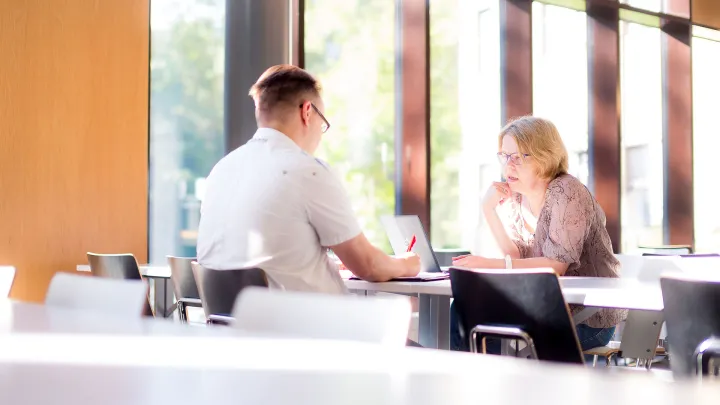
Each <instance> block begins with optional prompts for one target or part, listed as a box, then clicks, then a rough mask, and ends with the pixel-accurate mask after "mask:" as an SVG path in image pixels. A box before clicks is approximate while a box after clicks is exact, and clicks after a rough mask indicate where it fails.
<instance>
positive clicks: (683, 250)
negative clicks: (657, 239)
mask: <svg viewBox="0 0 720 405" xmlns="http://www.w3.org/2000/svg"><path fill="white" fill-rule="evenodd" d="M638 250H639V251H640V252H643V253H662V254H666V255H687V254H692V253H693V248H692V246H690V245H660V246H638Z"/></svg>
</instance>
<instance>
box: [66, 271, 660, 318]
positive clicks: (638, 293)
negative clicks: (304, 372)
mask: <svg viewBox="0 0 720 405" xmlns="http://www.w3.org/2000/svg"><path fill="white" fill-rule="evenodd" d="M77 270H78V271H90V267H89V266H87V265H84V266H83V265H79V266H78V267H77ZM140 273H141V274H142V275H143V276H144V277H148V278H169V277H170V268H169V267H168V266H150V265H142V266H140ZM349 277H350V272H348V271H343V278H344V279H345V286H346V287H347V288H348V289H350V290H361V291H376V292H386V293H396V294H408V295H416V294H429V295H440V296H452V291H451V288H450V280H440V281H425V282H408V281H392V282H387V283H373V282H369V281H364V280H349V279H348V278H349ZM560 285H561V287H562V291H563V296H564V297H565V301H567V302H568V303H569V304H579V305H585V306H589V307H602V308H624V309H643V310H649V311H662V309H663V301H662V292H661V290H660V284H659V283H658V282H657V281H648V282H641V281H638V280H637V279H634V278H597V277H560Z"/></svg>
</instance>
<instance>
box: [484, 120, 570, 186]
mask: <svg viewBox="0 0 720 405" xmlns="http://www.w3.org/2000/svg"><path fill="white" fill-rule="evenodd" d="M505 135H508V136H512V137H513V138H514V139H515V142H517V145H518V150H519V152H520V153H522V154H527V155H530V156H531V157H532V158H533V159H534V160H535V162H536V163H537V167H538V175H539V176H540V177H542V178H544V179H554V178H556V177H557V176H560V175H561V174H566V173H567V171H568V153H567V149H565V144H564V143H563V141H562V138H560V133H559V132H558V130H557V128H556V127H555V124H553V123H552V122H550V121H548V120H546V119H543V118H538V117H533V116H529V115H528V116H525V117H520V118H517V119H514V120H512V121H510V122H509V123H508V124H507V125H505V127H504V128H503V129H502V130H501V131H500V136H499V137H498V149H501V148H502V141H503V137H505Z"/></svg>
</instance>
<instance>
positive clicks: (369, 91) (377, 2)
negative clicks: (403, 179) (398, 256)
mask: <svg viewBox="0 0 720 405" xmlns="http://www.w3.org/2000/svg"><path fill="white" fill-rule="evenodd" d="M305 27H306V28H305V68H306V69H307V70H308V71H309V72H310V73H312V74H314V75H315V76H317V77H318V78H319V79H320V81H321V82H322V85H323V99H324V101H325V111H326V113H325V115H326V116H327V118H328V120H329V121H330V123H331V124H332V128H331V129H330V131H329V132H328V133H327V134H325V135H324V139H323V141H322V143H321V144H320V150H319V151H318V153H317V155H318V157H320V158H321V159H324V160H326V161H327V162H328V163H330V165H331V166H332V167H333V169H334V170H335V171H336V172H337V173H338V174H339V176H340V177H341V179H342V180H343V181H344V184H345V187H346V189H347V190H348V193H349V194H350V198H351V199H352V203H353V206H354V209H355V212H356V214H357V215H358V218H359V220H360V225H361V227H362V229H363V230H364V231H365V234H366V235H367V237H368V239H370V241H371V242H373V243H375V244H376V245H379V246H383V247H385V248H386V249H389V243H388V241H387V236H386V234H385V231H384V230H383V228H382V226H381V224H380V221H379V218H380V217H381V216H383V215H393V214H394V213H395V187H394V175H395V148H394V145H395V52H396V50H395V29H396V23H395V2H394V1H392V0H342V1H339V0H306V1H305Z"/></svg>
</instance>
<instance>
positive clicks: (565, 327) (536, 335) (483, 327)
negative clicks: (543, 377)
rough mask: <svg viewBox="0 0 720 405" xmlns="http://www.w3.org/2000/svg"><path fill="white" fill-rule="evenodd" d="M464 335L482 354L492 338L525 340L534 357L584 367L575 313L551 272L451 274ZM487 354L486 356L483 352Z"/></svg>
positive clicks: (453, 271) (458, 271)
mask: <svg viewBox="0 0 720 405" xmlns="http://www.w3.org/2000/svg"><path fill="white" fill-rule="evenodd" d="M450 283H451V286H452V292H453V297H454V299H455V301H454V306H455V310H456V311H457V314H458V316H459V320H460V331H461V334H462V333H464V336H465V337H466V338H467V339H468V340H469V344H470V349H471V351H474V352H478V351H480V350H479V349H478V344H477V342H478V339H481V342H482V346H481V347H483V348H484V346H485V342H484V339H485V338H487V337H491V338H501V339H511V340H522V341H524V342H525V344H526V345H527V346H528V349H529V351H530V353H531V357H534V358H537V359H539V360H546V361H555V362H562V363H572V364H584V361H583V356H582V351H581V350H580V344H579V342H578V339H577V335H576V332H575V326H574V325H573V322H572V318H571V316H570V310H569V308H568V306H567V304H566V303H565V299H564V298H563V295H562V291H561V290H560V282H559V280H558V277H557V275H556V274H555V273H554V272H553V271H551V270H541V269H538V270H526V271H522V270H512V271H503V270H485V271H483V270H468V269H458V268H450ZM482 351H483V352H484V350H482Z"/></svg>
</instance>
